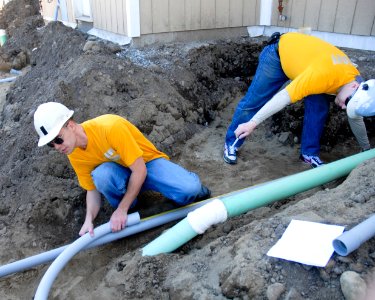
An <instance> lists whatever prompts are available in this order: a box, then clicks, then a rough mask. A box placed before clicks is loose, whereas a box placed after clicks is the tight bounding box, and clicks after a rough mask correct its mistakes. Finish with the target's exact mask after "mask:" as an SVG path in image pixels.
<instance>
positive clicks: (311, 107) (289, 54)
mask: <svg viewBox="0 0 375 300" xmlns="http://www.w3.org/2000/svg"><path fill="white" fill-rule="evenodd" d="M289 80H290V82H289V83H288V84H287V85H286V86H285V88H283V89H281V90H280V88H281V87H282V86H283V85H284V84H285V83H286V82H287V81H289ZM374 81H375V80H369V81H367V82H363V79H362V78H361V77H360V73H359V71H358V70H357V68H356V67H355V66H354V65H353V63H352V62H351V61H350V59H349V58H348V57H347V56H346V55H345V53H343V52H342V51H341V50H339V49H338V48H336V47H334V46H333V45H331V44H329V43H327V42H325V41H323V40H321V39H319V38H317V37H314V36H309V35H305V34H301V33H296V32H290V33H286V34H282V35H280V33H274V34H273V35H272V36H271V39H270V40H269V42H268V45H267V46H266V47H265V48H264V49H263V50H262V52H261V54H260V56H259V64H258V67H257V70H256V73H255V76H254V78H253V80H252V82H251V85H250V87H249V89H248V91H247V93H246V95H245V96H244V97H243V98H242V99H241V101H240V102H239V103H238V106H237V108H236V111H235V113H234V116H233V119H232V123H231V124H230V126H229V128H228V130H227V134H226V138H225V146H224V161H225V162H227V163H229V164H235V163H236V162H237V150H238V148H239V147H240V146H241V145H242V144H243V142H244V140H245V139H244V138H245V137H247V136H249V135H250V134H251V133H252V132H253V131H254V129H255V128H256V127H257V126H258V125H259V124H260V123H261V122H263V121H264V120H265V119H267V118H268V117H270V116H272V115H273V114H275V113H277V112H279V111H280V110H281V109H283V108H284V107H286V106H287V105H289V104H291V103H295V102H297V101H300V100H302V99H304V106H305V114H304V120H303V129H302V138H301V155H300V159H301V160H302V161H303V162H305V163H308V164H310V165H311V166H312V167H314V168H315V167H318V166H320V165H322V164H323V162H322V161H321V160H320V158H319V151H320V138H321V136H322V133H323V129H324V124H325V121H326V119H327V115H328V111H329V101H328V99H327V94H334V95H336V99H335V103H336V104H337V105H338V106H340V107H341V108H342V109H345V108H346V107H347V106H348V110H347V113H348V117H349V118H348V120H349V124H350V127H351V129H352V131H353V133H354V135H355V137H356V139H357V141H358V143H359V145H360V147H361V148H362V150H368V149H370V144H369V140H368V137H367V132H366V127H365V124H364V122H363V116H369V115H374V114H375V113H374V99H375V95H374V88H375V87H374ZM348 101H349V102H348ZM370 103H372V104H370ZM359 105H361V106H362V109H360V108H359ZM370 106H372V108H370ZM364 107H366V108H364ZM349 108H350V109H349ZM236 138H238V139H237V140H236Z"/></svg>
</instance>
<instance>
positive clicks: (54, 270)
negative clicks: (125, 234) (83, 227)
mask: <svg viewBox="0 0 375 300" xmlns="http://www.w3.org/2000/svg"><path fill="white" fill-rule="evenodd" d="M109 232H111V225H110V223H109V222H108V223H105V224H103V225H101V226H99V227H97V228H95V229H94V234H95V236H93V237H92V236H90V234H89V233H86V234H85V235H83V236H82V237H80V238H79V239H77V240H76V241H75V242H74V243H72V244H70V245H69V246H68V247H67V248H66V249H65V250H64V251H63V252H62V253H61V254H60V255H59V256H58V257H57V258H56V259H55V260H54V261H53V263H52V264H51V266H50V267H49V268H48V270H47V272H46V273H45V274H44V276H43V278H42V280H41V281H40V283H39V286H38V289H37V290H36V293H35V297H34V299H35V300H46V299H48V294H49V291H50V289H51V287H52V284H53V282H54V281H55V279H56V277H57V275H58V274H59V273H60V271H61V270H62V269H63V268H64V267H65V265H66V264H67V263H68V262H69V260H70V259H71V258H72V257H73V256H74V255H76V254H77V253H78V252H79V251H80V250H81V249H83V248H84V247H85V246H87V245H88V244H90V243H91V242H92V241H93V240H95V239H98V238H100V237H102V236H103V235H105V234H107V233H109Z"/></svg>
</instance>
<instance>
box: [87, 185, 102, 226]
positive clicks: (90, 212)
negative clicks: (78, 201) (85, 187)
mask: <svg viewBox="0 0 375 300" xmlns="http://www.w3.org/2000/svg"><path fill="white" fill-rule="evenodd" d="M99 210H100V193H99V192H98V191H97V190H91V191H87V194H86V221H89V222H93V221H94V220H95V218H96V216H97V215H98V213H99Z"/></svg>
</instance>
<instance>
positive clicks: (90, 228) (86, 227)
mask: <svg viewBox="0 0 375 300" xmlns="http://www.w3.org/2000/svg"><path fill="white" fill-rule="evenodd" d="M87 232H88V233H90V235H91V236H92V237H93V236H94V224H93V223H92V222H90V221H85V223H83V225H82V227H81V230H80V231H79V235H80V236H83V235H84V234H85V233H87Z"/></svg>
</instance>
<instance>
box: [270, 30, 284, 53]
mask: <svg viewBox="0 0 375 300" xmlns="http://www.w3.org/2000/svg"><path fill="white" fill-rule="evenodd" d="M280 37H281V34H280V32H274V33H272V35H271V36H270V38H269V39H268V41H267V46H269V45H273V44H276V45H275V50H276V52H277V54H279V41H280Z"/></svg>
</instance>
